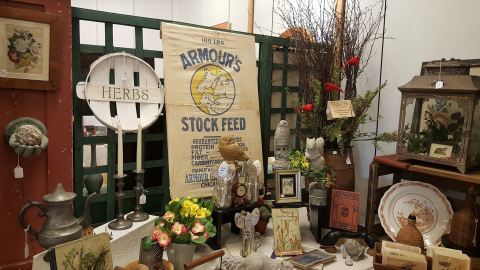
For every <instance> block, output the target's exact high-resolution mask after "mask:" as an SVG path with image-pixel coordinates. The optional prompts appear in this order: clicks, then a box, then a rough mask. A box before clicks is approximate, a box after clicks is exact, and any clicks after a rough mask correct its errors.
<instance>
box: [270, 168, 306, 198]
mask: <svg viewBox="0 0 480 270" xmlns="http://www.w3.org/2000/svg"><path fill="white" fill-rule="evenodd" d="M300 177H301V172H300V170H275V202H276V203H278V204H282V203H298V202H301V201H302V193H301V186H300V185H301V183H300Z"/></svg>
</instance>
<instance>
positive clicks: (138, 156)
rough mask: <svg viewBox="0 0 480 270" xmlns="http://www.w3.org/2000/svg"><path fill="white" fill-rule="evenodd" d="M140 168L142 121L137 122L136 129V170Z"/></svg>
mask: <svg viewBox="0 0 480 270" xmlns="http://www.w3.org/2000/svg"><path fill="white" fill-rule="evenodd" d="M141 170H142V123H141V122H139V123H138V131H137V171H138V172H140V171H141Z"/></svg>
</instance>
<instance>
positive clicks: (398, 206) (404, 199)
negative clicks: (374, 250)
mask: <svg viewBox="0 0 480 270" xmlns="http://www.w3.org/2000/svg"><path fill="white" fill-rule="evenodd" d="M410 213H414V214H415V216H416V217H417V223H416V225H417V228H418V229H419V230H420V232H421V233H422V235H423V240H424V242H425V246H426V247H428V246H438V245H439V244H440V242H441V237H442V235H443V234H445V233H448V232H449V231H450V221H451V219H452V215H453V210H452V206H451V205H450V202H449V201H448V200H447V197H445V195H444V194H443V193H442V192H440V190H438V189H437V188H436V187H435V186H432V185H430V184H427V183H423V182H417V181H402V182H400V183H397V184H395V185H393V186H392V187H390V189H388V190H387V192H385V194H384V195H383V197H382V199H381V200H380V205H379V207H378V216H379V218H380V222H381V224H382V227H383V229H384V230H385V232H386V233H387V234H388V236H390V238H391V239H392V240H395V239H396V236H397V233H398V231H399V230H400V228H401V227H402V226H403V225H404V224H406V222H407V218H408V215H409V214H410Z"/></svg>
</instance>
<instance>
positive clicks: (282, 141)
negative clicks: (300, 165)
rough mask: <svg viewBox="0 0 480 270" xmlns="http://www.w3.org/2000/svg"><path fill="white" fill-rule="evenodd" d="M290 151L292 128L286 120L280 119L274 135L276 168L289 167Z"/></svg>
mask: <svg viewBox="0 0 480 270" xmlns="http://www.w3.org/2000/svg"><path fill="white" fill-rule="evenodd" d="M289 153H290V128H289V127H288V122H287V121H286V120H280V121H279V122H278V125H277V129H275V135H274V137H273V154H274V156H275V162H274V163H273V168H274V169H288V168H289V164H290V160H289V159H288V154H289Z"/></svg>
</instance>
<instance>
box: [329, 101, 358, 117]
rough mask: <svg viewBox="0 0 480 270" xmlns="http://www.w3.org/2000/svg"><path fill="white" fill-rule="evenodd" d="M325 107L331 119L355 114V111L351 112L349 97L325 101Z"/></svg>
mask: <svg viewBox="0 0 480 270" xmlns="http://www.w3.org/2000/svg"><path fill="white" fill-rule="evenodd" d="M327 107H328V110H329V111H330V115H331V118H332V119H337V118H348V117H354V116H355V113H354V112H353V107H352V101H351V100H349V99H346V100H335V101H329V102H328V103H327Z"/></svg>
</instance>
